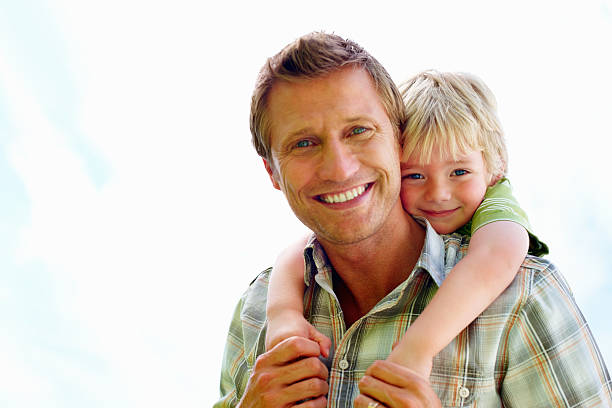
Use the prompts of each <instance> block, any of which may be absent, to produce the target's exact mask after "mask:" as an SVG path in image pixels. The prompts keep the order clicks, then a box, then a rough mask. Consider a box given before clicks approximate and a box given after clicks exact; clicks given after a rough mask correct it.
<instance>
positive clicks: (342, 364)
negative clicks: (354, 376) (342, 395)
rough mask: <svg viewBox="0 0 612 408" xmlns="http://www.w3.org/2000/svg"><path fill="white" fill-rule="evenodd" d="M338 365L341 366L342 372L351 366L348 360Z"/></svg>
mask: <svg viewBox="0 0 612 408" xmlns="http://www.w3.org/2000/svg"><path fill="white" fill-rule="evenodd" d="M338 365H339V366H340V368H341V369H342V370H346V369H347V368H348V366H349V363H348V361H346V360H340V364H338Z"/></svg>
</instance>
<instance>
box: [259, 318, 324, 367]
mask: <svg viewBox="0 0 612 408" xmlns="http://www.w3.org/2000/svg"><path fill="white" fill-rule="evenodd" d="M293 336H298V337H304V338H306V339H310V340H313V341H315V342H317V343H318V344H319V348H320V350H321V355H322V356H323V357H329V349H330V348H331V340H330V339H329V338H328V337H327V336H325V335H324V334H322V333H321V332H320V331H318V330H317V329H315V328H314V326H313V325H311V324H310V323H308V321H307V320H306V319H305V318H304V316H302V315H301V314H299V313H295V312H292V311H285V312H283V313H279V314H277V315H276V316H274V318H268V329H267V331H266V350H271V349H272V348H274V346H276V345H277V344H279V343H280V342H282V341H283V340H285V339H288V338H289V337H293Z"/></svg>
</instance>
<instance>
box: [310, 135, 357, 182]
mask: <svg viewBox="0 0 612 408" xmlns="http://www.w3.org/2000/svg"><path fill="white" fill-rule="evenodd" d="M321 154H322V157H321V164H320V166H319V177H320V178H321V179H322V180H329V181H345V180H347V179H349V178H351V176H353V174H355V173H356V172H357V170H358V169H359V161H358V160H357V158H356V157H355V154H354V152H352V151H351V148H350V146H347V145H346V144H345V143H343V142H342V141H341V140H331V141H328V142H327V143H325V145H324V146H323V150H322V152H321Z"/></svg>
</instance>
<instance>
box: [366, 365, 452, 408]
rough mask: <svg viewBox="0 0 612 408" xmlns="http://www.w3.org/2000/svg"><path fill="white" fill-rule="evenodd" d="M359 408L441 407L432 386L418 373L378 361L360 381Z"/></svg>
mask: <svg viewBox="0 0 612 408" xmlns="http://www.w3.org/2000/svg"><path fill="white" fill-rule="evenodd" d="M359 390H360V391H361V394H360V395H359V396H357V398H356V399H355V407H356V408H366V407H368V406H369V407H372V406H376V404H378V405H377V406H379V407H381V408H382V407H393V408H400V407H411V408H426V407H427V408H438V407H441V406H442V404H441V402H440V399H439V398H438V396H437V395H436V393H435V392H434V391H433V389H432V388H431V386H430V385H429V382H428V381H427V380H426V379H425V378H423V377H421V376H420V375H419V374H417V373H416V372H414V371H412V370H410V369H408V368H406V367H403V366H401V365H399V364H395V363H392V362H390V361H382V360H381V361H375V362H374V364H372V365H371V366H370V367H369V368H368V369H367V370H366V373H365V376H364V377H363V378H362V379H361V381H359ZM370 404H372V405H370Z"/></svg>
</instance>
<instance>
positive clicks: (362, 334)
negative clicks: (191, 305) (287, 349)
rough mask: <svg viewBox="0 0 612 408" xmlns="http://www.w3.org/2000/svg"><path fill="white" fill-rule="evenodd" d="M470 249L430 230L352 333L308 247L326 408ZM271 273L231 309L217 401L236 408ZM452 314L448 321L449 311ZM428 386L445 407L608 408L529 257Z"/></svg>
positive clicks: (560, 301) (541, 264) (543, 275)
mask: <svg viewBox="0 0 612 408" xmlns="http://www.w3.org/2000/svg"><path fill="white" fill-rule="evenodd" d="M468 242H469V239H468V238H466V237H464V236H461V235H459V234H453V235H450V236H442V237H441V236H439V235H437V234H436V233H435V231H433V229H432V228H431V227H430V226H429V224H427V234H426V241H425V245H424V247H423V252H422V254H421V257H420V259H419V261H418V263H417V265H416V266H415V268H414V270H413V271H412V273H411V275H410V277H409V278H408V279H407V280H406V281H405V282H403V283H402V284H401V285H400V286H398V287H397V288H396V289H395V290H393V291H392V292H391V293H389V294H388V295H387V296H386V297H385V298H384V299H382V300H381V301H380V302H379V303H378V304H377V305H376V306H375V307H374V308H373V309H372V310H371V311H370V312H369V313H368V314H367V315H366V316H364V317H363V318H361V319H360V320H358V321H357V322H355V324H353V326H351V327H350V328H346V327H345V325H344V319H343V317H342V311H341V310H340V306H339V304H338V303H337V301H336V297H335V295H334V294H333V290H332V279H331V274H332V269H331V265H329V263H328V261H327V258H326V256H325V253H324V252H323V250H322V248H321V247H320V246H319V244H318V243H317V242H316V240H311V242H310V243H309V245H308V247H307V248H306V250H305V257H306V263H307V270H306V280H307V281H308V283H309V284H308V287H307V289H306V292H305V296H304V305H305V309H304V310H305V315H306V317H307V318H308V319H309V321H310V322H312V323H313V324H314V325H315V326H316V327H317V328H318V329H319V330H320V331H321V332H323V333H324V334H326V335H327V336H329V337H330V339H331V340H332V350H333V353H332V355H331V356H330V357H329V358H328V359H326V360H324V362H325V364H326V365H327V367H328V368H329V372H330V376H329V393H328V406H329V407H352V406H353V400H354V399H355V397H356V396H357V394H358V387H357V383H358V381H359V379H360V378H361V377H362V376H363V375H364V372H365V370H366V369H367V368H368V367H369V366H370V365H371V364H372V363H373V362H374V361H375V360H381V359H384V358H385V357H386V356H387V355H388V354H389V352H390V350H391V346H392V345H393V344H394V343H395V342H396V341H397V340H399V339H400V337H401V336H402V334H403V333H404V332H405V330H406V328H407V327H408V326H409V325H410V323H411V322H412V321H414V319H416V317H417V316H418V315H419V314H420V313H421V311H422V310H423V309H424V308H425V306H426V305H427V303H428V302H429V300H430V299H431V298H432V296H433V295H434V293H435V292H436V290H437V288H438V285H439V284H441V282H442V281H443V279H444V277H445V276H446V274H447V273H448V271H449V270H450V269H451V268H452V267H453V266H454V265H455V264H456V263H457V262H458V261H459V260H460V259H461V257H462V256H463V255H464V254H465V253H466V252H467V248H468ZM268 277H269V270H267V271H264V272H263V273H261V274H260V275H259V276H258V277H257V278H256V279H255V280H254V281H253V282H252V284H251V286H250V287H249V289H248V290H247V292H246V293H245V294H244V296H243V297H242V298H241V299H240V302H239V304H238V306H237V308H236V311H235V314H234V317H233V320H232V323H231V327H230V331H229V335H228V338H227V344H226V349H225V354H224V360H223V368H222V374H221V395H222V397H221V399H220V400H219V401H218V402H217V403H216V404H215V406H216V407H229V406H235V405H236V404H237V403H238V401H239V400H240V397H241V396H242V393H243V392H244V389H245V387H246V384H247V380H248V377H249V374H250V371H251V369H252V367H253V364H254V363H255V360H256V358H257V356H258V355H260V354H261V353H263V352H264V351H265V350H264V339H265V327H266V319H265V302H266V291H267V285H268ZM449 313H452V311H449ZM430 382H431V384H432V386H433V388H434V390H435V391H436V393H437V394H438V396H439V397H440V399H441V401H442V405H443V406H445V407H500V406H504V407H530V408H531V407H612V383H611V380H610V376H609V374H608V371H607V369H606V366H605V363H604V361H603V360H602V357H601V354H600V352H599V350H598V348H597V345H596V344H595V341H594V339H593V336H592V334H591V332H590V330H589V327H588V326H587V324H586V322H585V320H584V318H583V316H582V314H581V312H580V310H579V309H578V307H577V306H576V304H575V302H574V299H573V296H572V294H571V291H570V289H569V287H568V286H567V283H566V282H565V280H564V278H563V277H562V276H561V274H560V273H559V272H558V271H557V270H556V269H555V267H554V266H553V265H552V264H551V263H550V262H548V261H546V260H544V259H540V258H535V257H528V258H527V259H526V260H525V262H524V263H523V265H522V267H521V269H520V270H519V272H518V274H517V276H516V278H515V279H514V281H513V282H512V284H511V285H510V286H509V287H508V289H507V290H506V291H505V292H503V293H502V294H501V295H500V296H499V298H498V299H497V300H495V302H494V303H493V304H492V305H491V306H490V307H489V308H488V309H487V310H485V312H483V313H482V315H481V316H479V317H478V318H477V319H476V320H475V321H474V322H473V323H472V324H471V325H470V326H468V327H467V328H466V329H465V330H464V331H463V332H461V333H460V334H459V335H458V336H457V337H456V338H455V339H454V340H453V341H452V342H451V343H450V344H449V345H448V346H447V347H446V348H445V349H444V350H442V351H441V352H440V353H439V354H438V356H436V358H435V360H434V366H433V370H432V374H431V377H430Z"/></svg>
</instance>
